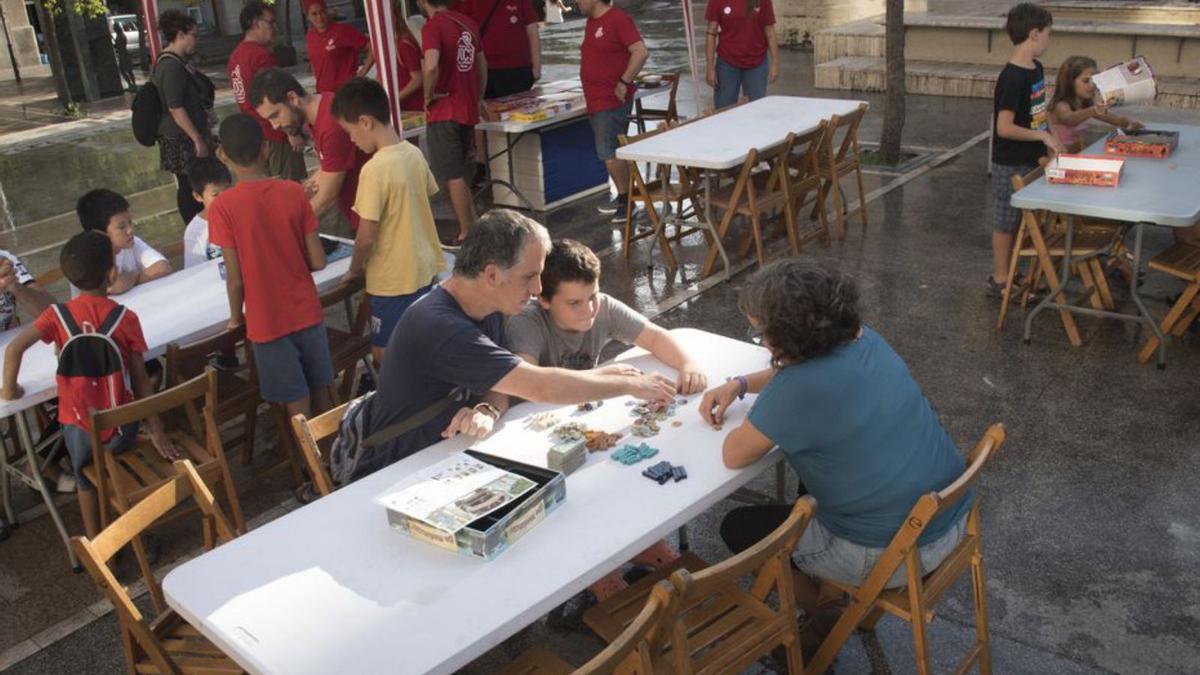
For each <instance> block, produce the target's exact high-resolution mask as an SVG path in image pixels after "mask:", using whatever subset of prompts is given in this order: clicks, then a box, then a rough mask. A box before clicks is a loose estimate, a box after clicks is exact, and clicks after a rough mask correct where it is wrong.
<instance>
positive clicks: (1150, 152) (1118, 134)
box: [1104, 129, 1179, 159]
mask: <svg viewBox="0 0 1200 675" xmlns="http://www.w3.org/2000/svg"><path fill="white" fill-rule="evenodd" d="M1178 145H1179V132H1178V131H1156V130H1154V129H1132V130H1129V131H1124V130H1121V129H1116V130H1114V131H1113V132H1112V133H1110V134H1109V135H1108V137H1107V138H1106V139H1104V153H1105V154H1107V155H1121V156H1123V157H1145V158H1148V159H1166V158H1167V157H1170V156H1171V153H1172V152H1173V151H1174V150H1175V148H1176V147H1177V146H1178Z"/></svg>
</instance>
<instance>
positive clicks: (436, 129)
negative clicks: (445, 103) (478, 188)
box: [425, 121, 475, 183]
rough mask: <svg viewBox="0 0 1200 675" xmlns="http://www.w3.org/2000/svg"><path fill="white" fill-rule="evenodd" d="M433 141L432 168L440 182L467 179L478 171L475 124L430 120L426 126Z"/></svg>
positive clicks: (430, 162) (430, 143)
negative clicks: (473, 125)
mask: <svg viewBox="0 0 1200 675" xmlns="http://www.w3.org/2000/svg"><path fill="white" fill-rule="evenodd" d="M425 138H426V142H428V143H429V170H430V171H432V172H433V177H434V178H436V179H437V181H438V182H439V183H445V182H446V181H448V180H455V179H460V180H461V179H467V178H470V177H471V176H472V174H473V173H474V170H475V159H474V156H475V148H474V145H475V133H474V127H469V126H467V125H465V124H459V123H458V122H452V121H446V122H430V123H429V124H428V126H426V128H425Z"/></svg>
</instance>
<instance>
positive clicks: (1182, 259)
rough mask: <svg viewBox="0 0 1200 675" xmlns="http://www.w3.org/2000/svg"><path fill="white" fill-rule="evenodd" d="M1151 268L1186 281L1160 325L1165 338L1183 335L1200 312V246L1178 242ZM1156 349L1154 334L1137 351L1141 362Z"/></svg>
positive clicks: (1151, 264)
mask: <svg viewBox="0 0 1200 675" xmlns="http://www.w3.org/2000/svg"><path fill="white" fill-rule="evenodd" d="M1150 269H1152V270H1156V271H1158V272H1165V273H1167V274H1170V275H1171V276H1173V277H1176V278H1179V279H1182V280H1183V281H1185V282H1186V283H1187V286H1186V287H1184V289H1183V292H1182V293H1180V294H1179V299H1178V300H1176V301H1175V304H1173V305H1171V309H1170V310H1169V311H1168V312H1167V315H1166V316H1164V317H1163V320H1162V324H1161V325H1160V329H1161V330H1162V334H1163V336H1164V337H1166V336H1167V335H1174V336H1175V337H1183V333H1184V331H1186V330H1187V329H1188V326H1190V325H1192V322H1193V321H1195V320H1196V316H1197V315H1198V314H1200V246H1197V245H1196V244H1189V243H1185V242H1176V243H1175V244H1172V245H1171V246H1170V247H1169V248H1167V250H1165V251H1163V252H1162V253H1159V254H1158V255H1156V256H1154V257H1153V258H1152V259H1151V260H1150ZM1156 349H1158V338H1157V337H1156V336H1155V335H1154V334H1153V333H1151V334H1150V336H1149V337H1148V338H1147V339H1146V343H1145V344H1144V345H1142V351H1141V352H1139V353H1138V361H1140V362H1142V363H1145V362H1147V361H1149V360H1150V357H1151V356H1153V355H1154V351H1155V350H1156Z"/></svg>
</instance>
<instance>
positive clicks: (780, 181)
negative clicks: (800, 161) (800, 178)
mask: <svg viewBox="0 0 1200 675" xmlns="http://www.w3.org/2000/svg"><path fill="white" fill-rule="evenodd" d="M795 143H796V134H788V135H787V138H785V139H784V141H783V143H781V144H779V145H777V146H775V147H773V148H768V149H766V150H758V149H757V148H752V149H751V150H750V153H749V154H747V155H746V161H744V162H742V168H741V170H740V171H739V172H738V177H737V181H736V182H735V183H734V188H733V193H732V194H731V195H730V198H731V204H732V205H736V204H739V203H740V201H741V193H742V191H745V192H746V195H747V201H748V203H749V206H750V209H751V210H755V209H756V208H757V205H756V200H757V198H759V197H762V196H766V195H768V194H771V193H774V192H777V191H778V192H782V193H783V195H784V198H785V201H788V202H790V201H791V199H790V196H791V183H792V181H791V180H790V179H789V176H790V174H789V173H788V162H789V161H790V159H791V155H792V148H793V147H794V145H795ZM763 162H765V163H766V164H767V165H768V166H770V167H771V176H770V178H769V179H768V180H767V185H766V190H765V191H764V192H763V193H762V194H761V195H759V194H758V193H757V190H756V189H755V187H754V182H753V180H752V176H753V174H754V170H755V169H756V168H757V167H758V165H759V164H760V163H763ZM735 208H736V207H735Z"/></svg>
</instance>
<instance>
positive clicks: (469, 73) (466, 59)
mask: <svg viewBox="0 0 1200 675" xmlns="http://www.w3.org/2000/svg"><path fill="white" fill-rule="evenodd" d="M449 3H450V0H417V4H418V5H419V6H420V7H421V11H422V12H424V13H425V16H427V17H428V18H429V20H428V21H426V22H425V26H424V27H423V28H422V29H421V42H422V43H423V46H424V48H425V61H424V63H423V70H424V76H425V82H424V91H425V110H426V113H425V123H426V126H425V129H426V131H425V135H426V138H427V139H428V140H429V168H430V169H432V170H433V176H434V178H436V179H437V180H438V182H439V183H443V184H444V185H445V186H446V192H447V193H448V194H449V195H450V203H451V205H452V206H453V207H454V215H455V216H457V217H458V241H457V242H456V243H461V242H462V240H463V239H466V237H467V232H468V231H469V230H470V229H471V226H472V225H474V224H475V203H474V200H473V199H472V198H471V188H470V187H469V186H468V185H467V179H468V178H470V177H471V176H473V175H474V170H475V163H474V161H473V159H472V158H473V156H474V151H473V150H472V147H471V146H472V145H473V142H472V141H473V138H472V129H473V128H474V127H475V125H476V124H478V123H479V107H480V98H479V95H480V93H481V92H483V91H484V90H485V89H487V66H488V64H487V58H486V56H485V55H484V53H483V51H482V49H481V48H480V40H479V27H478V26H477V25H476V24H475V21H474V20H473V19H471V18H470V17H468V16H466V15H464V14H459V13H458V12H456V11H454V10H452V9H447V5H448V4H449Z"/></svg>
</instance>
